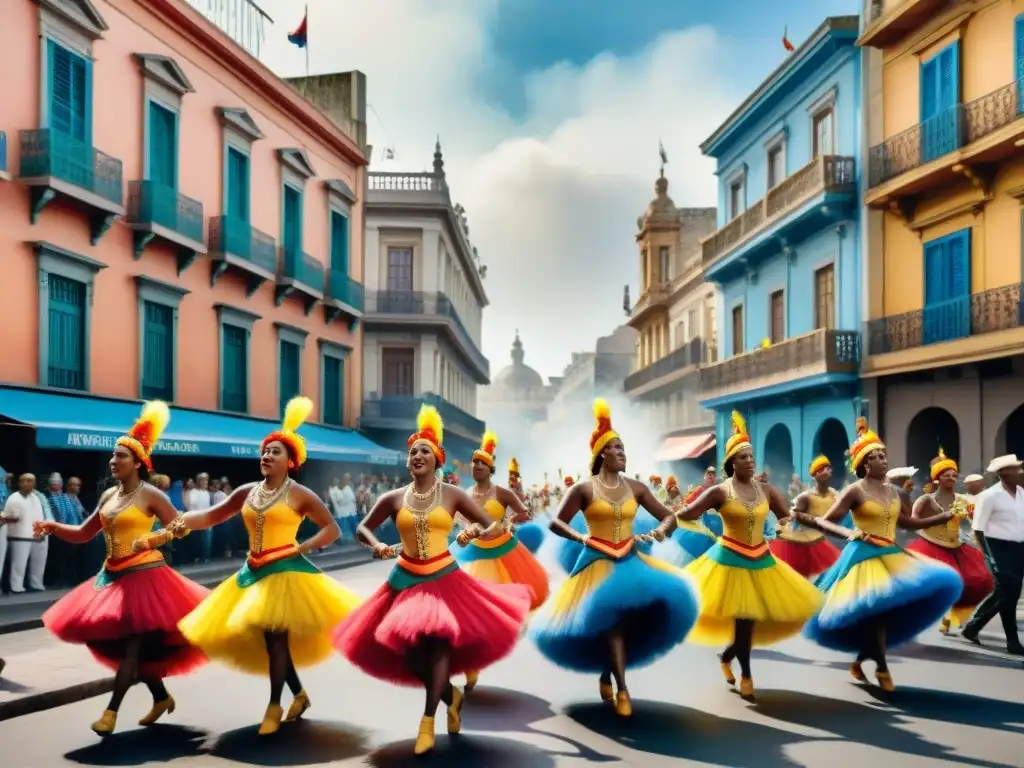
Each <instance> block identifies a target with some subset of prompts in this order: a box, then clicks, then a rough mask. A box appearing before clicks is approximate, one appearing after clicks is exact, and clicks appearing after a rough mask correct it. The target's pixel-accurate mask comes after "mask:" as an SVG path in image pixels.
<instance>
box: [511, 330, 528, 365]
mask: <svg viewBox="0 0 1024 768" xmlns="http://www.w3.org/2000/svg"><path fill="white" fill-rule="evenodd" d="M524 357H525V355H524V354H523V342H522V341H520V340H519V329H518V328H516V339H515V341H513V342H512V365H522V364H523V358H524Z"/></svg>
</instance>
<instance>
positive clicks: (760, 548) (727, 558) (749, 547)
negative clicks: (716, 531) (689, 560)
mask: <svg viewBox="0 0 1024 768" xmlns="http://www.w3.org/2000/svg"><path fill="white" fill-rule="evenodd" d="M707 557H709V558H711V559H712V560H714V561H715V562H716V563H718V564H719V565H726V566H729V567H730V568H743V569H745V570H748V571H749V570H760V569H761V568H770V567H771V566H773V565H775V558H774V557H773V556H772V553H771V550H769V549H768V542H767V541H764V540H763V539H762V540H761V542H760V543H759V544H745V543H744V542H742V541H738V540H736V539H732V538H730V537H728V536H719V537H718V542H717V543H716V544H715V546H713V547H712V548H711V549H709V550H708V552H707Z"/></svg>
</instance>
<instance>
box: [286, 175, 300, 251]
mask: <svg viewBox="0 0 1024 768" xmlns="http://www.w3.org/2000/svg"><path fill="white" fill-rule="evenodd" d="M283 205H284V227H283V229H282V232H281V244H282V245H283V246H284V250H285V252H286V253H298V252H299V251H301V250H302V192H301V191H299V190H298V189H296V188H295V187H293V186H292V185H291V184H285V185H284V204H283Z"/></svg>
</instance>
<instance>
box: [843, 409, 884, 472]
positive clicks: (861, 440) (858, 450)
mask: <svg viewBox="0 0 1024 768" xmlns="http://www.w3.org/2000/svg"><path fill="white" fill-rule="evenodd" d="M884 450H885V443H883V442H882V438H880V437H879V436H878V435H876V434H875V433H874V432H872V431H871V430H870V429H868V420H867V419H865V418H864V417H863V416H858V417H857V437H856V438H855V439H854V441H853V443H851V444H850V451H849V456H850V469H852V470H853V471H854V472H856V471H857V467H859V466H860V465H861V463H862V462H863V461H864V459H866V458H867V455H868V454H869V453H871V452H872V451H884Z"/></svg>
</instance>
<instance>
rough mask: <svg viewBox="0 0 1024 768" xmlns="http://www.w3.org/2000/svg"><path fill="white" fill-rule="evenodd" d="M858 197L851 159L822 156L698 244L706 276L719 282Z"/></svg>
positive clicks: (834, 215)
mask: <svg viewBox="0 0 1024 768" xmlns="http://www.w3.org/2000/svg"><path fill="white" fill-rule="evenodd" d="M856 197H857V184H856V168H855V166H854V160H853V158H852V157H841V156H838V155H825V156H823V157H818V158H816V159H814V160H812V161H811V162H810V163H808V164H807V165H805V166H804V167H803V168H801V169H800V170H799V171H797V172H796V173H794V174H792V175H791V176H789V177H788V178H786V179H784V180H783V181H782V182H781V183H779V184H777V185H776V186H774V187H772V188H771V189H770V190H768V194H767V195H765V196H764V197H763V198H761V199H760V200H758V201H757V202H756V203H754V204H753V205H752V206H750V208H748V209H747V210H745V211H744V212H743V213H741V214H740V215H739V216H737V217H736V218H734V219H733V220H732V221H730V222H729V223H728V224H726V225H725V226H724V227H722V228H721V229H720V230H718V231H717V232H715V233H714V234H713V235H711V236H710V237H708V238H707V239H706V240H704V241H703V243H701V258H702V262H703V266H704V275H705V278H706V279H707V280H709V281H711V282H722V281H724V280H728V279H731V278H733V277H736V276H739V275H740V274H742V272H743V271H744V270H745V269H747V268H749V267H756V266H757V264H758V263H759V262H760V261H761V260H763V259H764V258H767V257H769V256H772V255H774V254H776V253H778V251H779V241H780V240H782V241H785V242H788V243H796V242H799V241H800V240H801V239H803V238H804V237H806V236H809V235H810V234H813V233H815V232H818V231H820V230H821V228H822V227H824V226H826V225H827V224H829V223H830V222H833V221H836V220H837V219H839V218H842V217H844V216H845V215H846V211H845V210H844V206H846V205H853V204H855V202H856Z"/></svg>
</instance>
